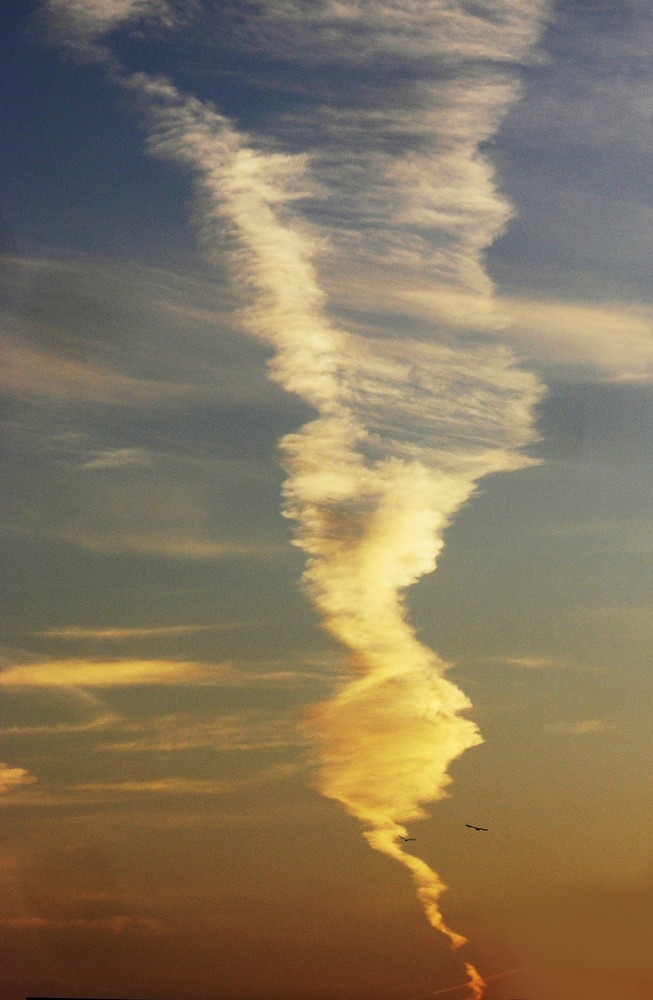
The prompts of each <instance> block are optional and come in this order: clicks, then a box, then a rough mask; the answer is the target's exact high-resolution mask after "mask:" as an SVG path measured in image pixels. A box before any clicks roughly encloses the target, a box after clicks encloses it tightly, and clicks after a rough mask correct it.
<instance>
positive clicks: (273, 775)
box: [69, 764, 297, 797]
mask: <svg viewBox="0 0 653 1000" xmlns="http://www.w3.org/2000/svg"><path fill="white" fill-rule="evenodd" d="M296 772H297V765H295V764H278V765H275V766H273V767H267V768H263V769H261V770H260V771H256V772H254V773H253V774H248V775H244V776H242V777H240V778H231V779H228V778H227V779H207V780H202V779H198V778H155V779H153V780H150V781H118V782H90V783H86V784H80V785H71V786H69V790H70V793H71V795H72V796H75V795H79V794H81V795H83V796H84V795H87V794H88V795H92V796H100V797H105V796H114V795H200V796H203V795H233V794H235V793H237V792H239V791H242V790H245V789H248V788H254V787H257V786H259V785H262V784H268V783H269V782H275V781H282V780H285V779H286V778H288V777H291V776H293V775H295V774H296Z"/></svg>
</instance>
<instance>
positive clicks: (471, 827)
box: [465, 823, 488, 833]
mask: <svg viewBox="0 0 653 1000" xmlns="http://www.w3.org/2000/svg"><path fill="white" fill-rule="evenodd" d="M465 826H468V827H469V829H470V830H484V831H485V833H487V831H488V827H487V826H474V825H473V824H472V823H465Z"/></svg>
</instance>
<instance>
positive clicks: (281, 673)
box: [0, 657, 325, 721]
mask: <svg viewBox="0 0 653 1000" xmlns="http://www.w3.org/2000/svg"><path fill="white" fill-rule="evenodd" d="M324 677H325V674H324V672H323V671H321V670H320V668H319V663H316V664H315V666H312V665H311V663H310V661H309V662H308V663H306V662H305V661H302V662H301V663H299V664H297V665H296V667H293V665H292V664H288V662H287V661H284V662H283V663H279V662H278V661H267V662H262V663H257V662H253V663H252V662H249V663H238V662H237V661H225V662H221V663H205V662H199V661H181V660H166V659H149V660H145V659H128V658H115V659H101V658H93V659H91V658H83V657H79V658H68V659H48V660H41V659H39V660H37V659H34V658H33V659H32V661H31V662H27V663H19V664H10V665H8V666H5V667H4V669H2V670H0V688H2V687H5V688H8V689H13V688H70V689H87V688H103V687H129V686H133V685H142V684H147V685H168V684H174V685H184V684H190V685H204V686H223V687H246V686H250V685H273V686H280V687H282V686H288V687H294V686H297V685H303V684H306V683H309V684H312V683H314V682H316V681H317V682H319V683H323V682H324ZM89 697H91V698H92V696H91V695H89ZM96 721H97V720H96Z"/></svg>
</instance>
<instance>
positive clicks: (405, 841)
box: [399, 834, 415, 844]
mask: <svg viewBox="0 0 653 1000" xmlns="http://www.w3.org/2000/svg"><path fill="white" fill-rule="evenodd" d="M399 837H400V839H401V840H403V842H404V844H407V843H409V841H411V840H414V839H415V838H414V837H402V836H401V834H399Z"/></svg>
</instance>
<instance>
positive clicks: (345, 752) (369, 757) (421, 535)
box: [125, 8, 542, 996]
mask: <svg viewBox="0 0 653 1000" xmlns="http://www.w3.org/2000/svg"><path fill="white" fill-rule="evenodd" d="M396 10H398V8H396ZM442 16H443V17H444V22H443V24H442V26H443V28H444V34H445V36H446V32H447V25H446V15H442ZM476 82H478V81H476ZM125 84H126V86H127V87H128V88H129V89H130V90H131V91H132V92H133V93H135V94H136V95H137V96H138V97H139V98H140V100H141V102H142V106H143V108H144V111H145V114H146V115H147V118H148V121H149V127H150V147H151V149H152V151H153V152H154V153H156V154H157V155H159V156H162V157H165V158H168V159H171V160H173V161H175V162H177V163H180V164H183V165H186V166H187V167H188V168H190V170H191V171H192V174H193V176H194V178H195V184H196V189H197V192H198V199H199V204H200V205H201V214H202V218H203V219H204V224H203V225H204V232H205V238H206V239H207V241H210V239H211V231H212V228H213V227H215V228H216V231H217V232H218V233H220V232H222V231H224V230H226V231H227V232H228V233H229V235H230V237H231V238H232V239H233V241H234V244H235V247H236V248H237V249H236V250H235V251H234V254H233V266H234V272H235V274H236V276H237V278H239V279H240V282H241V285H242V287H243V288H244V289H245V290H246V291H247V292H248V295H249V304H248V308H247V310H246V311H244V312H243V325H244V328H245V330H247V331H248V332H249V333H250V334H252V335H254V336H256V337H259V338H261V339H262V340H264V341H266V342H268V343H269V344H270V345H272V347H273V348H274V351H275V354H274V357H273V359H272V361H271V362H270V373H271V375H272V377H273V378H274V379H275V380H276V381H277V382H279V384H281V385H282V386H283V387H284V388H285V389H286V390H288V391H290V392H293V393H296V394H297V395H299V396H300V397H301V398H302V399H304V400H305V401H306V402H307V403H309V404H310V405H311V406H312V407H314V408H315V410H316V411H317V417H316V418H315V419H313V420H312V421H310V422H309V423H307V424H305V425H304V426H303V427H302V428H301V429H300V430H299V431H298V432H296V433H292V434H288V435H286V436H285V438H284V439H283V440H282V442H281V449H282V458H283V464H284V468H285V469H286V471H287V474H288V478H287V480H286V483H285V486H284V494H285V500H286V505H285V513H286V514H287V516H288V517H290V518H292V520H293V521H294V522H295V526H296V541H297V544H298V545H299V546H300V547H301V548H302V549H303V550H304V552H305V553H306V555H307V568H306V572H305V574H304V582H305V586H306V589H307V592H308V594H309V595H310V597H311V599H312V600H313V602H314V605H315V607H316V609H317V611H318V613H319V615H320V618H321V621H322V624H323V627H324V628H325V629H326V630H327V631H328V632H329V633H330V634H331V635H332V636H333V637H334V638H335V639H336V640H337V641H338V642H339V643H340V644H341V645H342V647H343V648H344V649H345V651H346V656H347V660H348V662H349V665H350V667H351V671H352V679H351V680H350V681H349V682H348V683H346V684H344V685H343V686H342V688H341V690H340V691H339V692H338V693H337V694H336V695H335V697H333V698H331V699H330V700H328V701H326V702H324V703H323V704H321V705H318V706H315V707H314V708H313V709H312V710H311V712H310V715H309V718H308V721H307V725H306V732H307V733H308V734H309V735H310V736H311V737H312V738H313V739H314V740H315V742H316V744H317V746H318V747H319V765H318V771H319V778H318V786H319V789H320V791H321V792H322V794H324V795H327V796H329V797H332V798H334V799H337V800H338V801H340V802H341V803H342V804H343V805H344V806H345V807H346V808H347V810H348V811H349V812H350V813H351V814H352V815H354V816H356V817H357V818H358V819H359V820H360V821H361V822H362V823H363V824H364V826H365V828H366V831H365V836H366V838H367V840H368V841H369V843H370V845H371V846H372V847H374V848H375V849H377V850H379V851H382V852H383V853H385V854H387V855H388V856H390V857H392V858H394V859H395V860H397V861H399V862H400V863H401V864H403V865H404V866H405V867H406V868H407V869H408V870H409V871H410V873H411V875H412V877H413V879H414V882H415V886H416V891H417V895H418V898H419V899H420V901H421V903H422V904H423V906H424V909H425V912H426V915H427V917H428V919H429V921H430V922H431V924H432V925H433V926H434V927H435V928H437V929H438V930H440V931H442V932H443V933H444V934H446V935H447V936H448V937H449V938H450V940H451V941H452V943H453V944H455V945H460V944H462V943H464V938H463V937H462V936H461V935H460V934H458V933H457V932H455V931H453V930H452V929H451V928H449V927H448V925H447V924H446V922H445V920H444V917H443V915H442V913H441V911H440V909H439V898H440V895H441V893H442V892H443V890H444V888H445V887H444V884H443V882H442V880H441V879H440V878H439V876H438V875H437V873H436V872H434V871H433V870H432V869H431V868H429V866H428V865H426V863H425V862H423V861H421V859H419V858H417V857H415V856H414V855H412V854H406V853H405V852H404V851H402V850H401V849H400V847H399V846H398V842H399V836H400V835H406V826H405V824H406V823H407V822H409V821H413V820H415V819H418V818H420V817H422V816H424V815H425V811H424V803H425V802H430V801H434V800H437V799H439V798H442V797H443V796H444V795H445V793H446V788H447V786H448V784H449V782H450V779H449V777H448V774H447V768H448V765H449V764H450V762H451V761H452V760H454V759H455V758H456V757H458V756H459V755H460V754H462V753H463V752H464V751H465V750H466V749H468V748H469V747H472V746H474V745H476V744H478V743H479V742H480V735H479V733H478V730H477V727H476V726H475V724H474V723H473V722H471V721H470V720H469V719H466V718H464V717H463V714H462V713H463V712H464V711H465V710H467V709H468V708H469V707H470V702H469V700H468V699H467V698H466V696H465V695H464V694H463V693H462V692H461V691H460V690H459V689H458V688H457V687H456V686H455V685H453V684H452V683H451V682H449V681H448V680H446V679H445V677H444V671H445V669H446V665H445V664H444V663H443V662H442V661H441V660H440V659H439V658H438V657H437V656H436V655H435V654H434V653H433V652H431V651H430V650H428V649H426V648H425V647H424V646H422V645H421V644H420V643H419V642H418V641H417V639H416V637H415V635H414V632H413V630H412V628H411V627H410V625H409V623H408V622H407V619H406V614H405V608H404V602H403V592H404V590H405V589H406V588H407V587H408V586H409V585H410V584H412V583H414V582H415V581H416V580H418V579H419V578H420V577H421V576H422V575H423V574H424V573H427V572H430V571H431V570H433V569H434V567H435V563H436V559H437V555H438V553H439V551H440V550H441V548H442V545H443V541H444V540H443V533H444V530H445V528H446V527H447V525H448V524H449V523H450V521H451V519H452V518H453V516H454V515H455V513H456V512H457V511H458V510H459V508H460V507H461V506H462V505H463V504H464V503H465V502H466V501H467V500H468V499H469V497H470V496H471V495H472V494H473V492H474V489H475V484H476V481H477V480H478V479H479V478H481V477H482V476H484V475H487V474H488V473H490V472H497V471H507V470H511V469H516V468H520V467H523V466H524V465H527V464H529V459H528V458H526V457H525V456H524V455H523V454H522V453H520V451H519V449H521V448H523V447H524V446H525V445H527V444H528V443H530V442H531V441H532V440H534V437H535V432H534V428H533V408H534V406H535V404H536V402H537V401H538V400H539V399H540V398H541V394H542V389H541V386H540V385H539V382H538V380H537V379H536V378H535V377H533V376H532V375H530V374H528V373H526V372H524V371H522V370H520V369H518V368H517V367H516V366H515V365H514V363H513V359H512V357H511V355H510V353H509V352H507V351H505V350H500V349H497V348H495V347H494V346H489V347H488V346H482V347H479V348H465V347H459V346H456V347H453V346H452V347H448V348H447V347H444V346H441V345H437V344H436V345H433V344H428V345H423V344H418V343H413V342H408V343H407V344H402V343H400V342H399V341H398V340H394V342H392V343H389V344H383V343H382V342H380V341H379V340H375V341H370V340H366V339H364V338H360V337H359V338H356V337H355V336H354V335H352V334H351V333H349V332H347V331H345V330H343V329H341V328H340V327H339V326H336V325H335V324H334V323H333V322H332V320H331V318H330V316H329V313H328V310H327V305H326V297H325V293H324V291H323V289H322V287H321V285H320V282H319V272H318V268H317V266H316V260H317V258H318V256H319V253H320V243H319V239H318V237H317V236H316V235H315V232H314V230H312V229H309V228H308V227H307V226H306V225H305V223H303V222H302V220H301V219H300V217H299V215H298V213H297V212H294V213H293V212H291V209H292V206H293V204H294V203H296V202H297V201H298V199H305V198H306V197H307V195H308V194H310V193H311V189H310V183H309V184H308V185H307V184H306V180H305V176H306V174H307V169H308V164H307V162H306V160H305V158H304V157H302V156H300V155H288V154H281V153H278V152H270V151H267V150H266V149H265V148H262V147H261V146H260V145H257V146H255V145H254V143H253V142H252V141H251V140H250V139H249V138H248V137H247V136H244V135H242V134H239V133H238V132H237V131H236V130H235V128H234V127H233V125H232V124H231V123H230V122H229V121H228V120H227V119H226V118H225V117H224V116H223V115H221V114H219V113H218V112H217V111H216V110H215V109H214V108H212V107H210V106H208V105H206V104H202V103H200V102H199V101H197V100H196V99H195V98H187V97H184V96H183V95H181V94H180V93H179V92H178V90H177V89H176V88H175V87H174V86H173V85H172V84H171V83H170V82H169V81H167V80H163V79H156V80H155V79H152V78H149V77H146V76H144V75H142V74H138V75H135V76H132V77H130V78H129V79H128V80H126V81H125ZM503 99H504V102H505V99H506V94H505V93H504V95H503ZM479 100H480V101H482V98H481V99H479ZM454 117H455V116H454ZM498 117H499V113H498V112H497V110H496V109H493V110H492V118H493V120H494V121H496V120H497V119H498ZM461 128H462V131H463V133H464V135H465V139H464V141H462V142H460V143H459V144H458V145H457V146H455V147H454V148H453V149H452V150H449V151H447V150H446V148H445V149H442V148H439V149H438V148H436V150H435V151H432V152H430V153H429V154H428V155H421V156H412V157H410V158H405V157H404V158H400V159H397V158H395V160H394V162H393V165H392V167H391V166H390V164H387V165H386V166H385V180H384V185H383V190H384V192H385V194H384V198H381V199H380V198H378V197H377V198H376V201H377V210H378V211H379V212H380V214H381V216H382V218H383V219H384V220H385V222H384V225H383V226H381V227H380V228H381V230H382V231H383V232H384V234H385V236H387V240H386V242H387V243H388V244H389V246H390V248H391V253H390V256H391V257H392V258H393V259H394V258H395V257H397V254H398V245H397V244H396V243H395V244H394V245H393V237H392V233H393V232H395V231H402V232H408V233H409V235H408V238H407V244H406V248H405V250H404V252H403V257H405V258H406V260H408V262H409V265H410V266H414V265H415V264H420V265H423V261H424V259H425V257H426V256H427V255H428V254H429V253H430V254H431V256H432V257H433V258H434V259H435V260H436V264H435V266H434V268H433V271H434V273H435V274H436V275H439V276H440V279H441V280H442V281H446V282H448V283H449V285H450V287H451V288H452V289H453V291H454V292H456V291H458V290H459V289H460V288H463V289H465V290H466V291H467V292H472V291H473V292H475V293H476V294H477V295H478V296H479V298H480V299H481V300H483V299H484V298H485V297H486V296H487V295H488V294H489V293H490V292H491V283H490V282H489V280H488V279H487V277H486V275H485V274H484V273H483V272H482V270H481V264H480V253H481V251H482V249H483V247H484V246H486V245H487V244H488V243H489V242H490V241H491V239H492V238H493V237H494V236H495V235H496V233H497V232H498V231H499V230H500V228H501V226H502V225H503V223H504V222H505V218H506V208H505V205H504V203H503V201H502V200H501V199H500V198H498V196H496V194H495V192H494V190H493V187H492V184H491V171H490V169H489V167H488V166H487V165H486V164H484V163H483V161H482V158H481V157H480V155H479V153H478V149H477V142H478V140H475V141H472V140H471V139H470V137H469V135H468V131H469V126H468V125H462V126H461ZM487 131H488V132H489V131H490V124H489V123H488V127H487ZM375 162H376V164H377V165H378V162H379V161H378V158H377V160H376V161H375ZM372 166H374V163H373V164H372ZM433 173H434V174H435V175H436V180H435V181H432V180H431V175H432V174H433ZM309 180H310V178H309ZM372 188H373V189H374V181H373V182H372ZM395 203H396V204H397V205H398V206H399V207H398V208H392V207H390V206H393V205H394V204H395ZM360 219H361V216H360V214H359V216H358V221H360ZM384 226H385V228H384ZM420 228H423V229H425V230H428V231H430V232H435V233H436V234H437V236H436V241H437V239H438V238H440V239H441V240H443V242H444V247H443V249H442V251H441V252H439V251H438V250H437V248H436V250H435V251H433V247H432V245H430V244H429V245H428V249H427V243H426V242H425V241H424V240H422V239H421V238H420V236H419V234H418V233H415V234H414V235H411V232H412V230H413V229H414V230H419V229H420ZM368 249H369V248H368ZM400 256H401V255H400ZM445 355H446V358H445V357H443V356H445ZM438 358H439V361H440V363H439V364H438V362H437V361H436V359H438ZM397 747H401V753H400V754H398V753H397ZM468 974H469V976H470V982H469V985H470V988H471V989H472V990H473V991H474V993H475V995H476V996H480V991H481V988H482V987H481V985H480V977H478V974H477V973H476V971H475V970H474V969H473V967H472V966H469V968H468Z"/></svg>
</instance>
